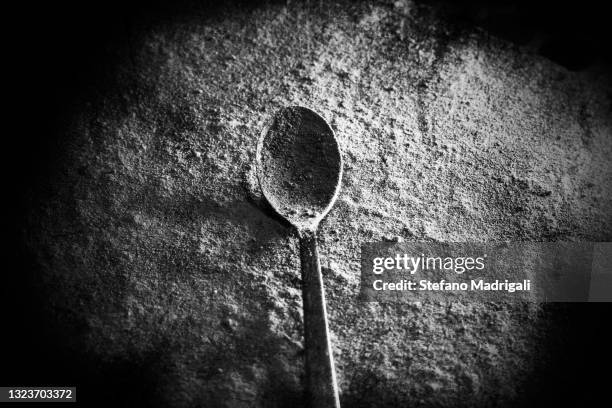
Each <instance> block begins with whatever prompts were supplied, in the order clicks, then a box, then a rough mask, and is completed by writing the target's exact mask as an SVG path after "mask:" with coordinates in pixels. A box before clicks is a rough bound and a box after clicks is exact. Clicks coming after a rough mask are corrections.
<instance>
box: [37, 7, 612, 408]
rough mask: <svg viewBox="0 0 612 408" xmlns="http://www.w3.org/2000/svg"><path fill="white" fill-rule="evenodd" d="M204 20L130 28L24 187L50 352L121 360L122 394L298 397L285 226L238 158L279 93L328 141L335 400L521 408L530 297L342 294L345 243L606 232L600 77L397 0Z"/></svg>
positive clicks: (191, 400)
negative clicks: (399, 300) (488, 299)
mask: <svg viewBox="0 0 612 408" xmlns="http://www.w3.org/2000/svg"><path fill="white" fill-rule="evenodd" d="M204 14H205V13H193V14H191V15H189V14H186V15H182V16H180V17H176V18H173V19H171V20H169V21H168V20H166V21H163V22H161V23H160V22H157V24H149V25H147V24H143V25H142V27H140V32H139V34H138V35H135V36H133V38H131V39H130V41H129V47H128V46H126V50H120V51H118V52H119V54H120V55H125V58H120V62H119V64H118V65H117V69H116V72H115V73H114V74H113V77H114V81H115V82H114V83H115V84H116V86H112V87H108V86H107V87H105V88H104V87H100V90H99V91H100V92H99V93H98V95H97V96H96V97H95V98H94V97H92V98H91V99H85V100H83V101H81V103H80V104H79V105H78V106H76V107H75V109H74V111H73V112H74V115H73V116H72V119H71V122H70V123H69V124H68V125H67V126H66V130H65V135H66V137H65V144H64V145H63V147H62V149H61V152H60V153H61V154H60V155H59V156H57V160H56V161H57V163H58V166H57V169H56V171H55V172H54V173H53V174H51V175H50V179H51V180H52V181H50V182H49V186H48V187H47V188H45V189H43V190H42V192H41V193H40V194H39V195H38V196H37V197H38V198H35V199H33V200H32V206H33V208H32V212H31V213H32V217H31V225H30V227H29V229H28V231H27V240H28V245H29V247H30V249H31V251H32V252H33V253H35V255H36V258H35V260H36V263H37V264H38V266H39V268H40V271H41V275H40V280H39V283H40V285H41V287H43V288H44V290H45V293H46V294H47V296H48V297H47V298H45V299H46V300H45V302H46V310H47V316H48V321H49V322H50V323H49V324H50V325H51V326H53V327H57V328H58V329H57V331H58V332H59V333H61V334H60V335H58V336H60V337H61V339H62V340H61V341H62V344H63V345H64V346H65V347H66V349H67V350H74V351H75V352H77V353H79V354H78V355H83V356H86V358H87V359H90V360H91V361H93V362H94V363H92V365H94V366H96V367H98V366H99V367H100V369H101V370H107V372H108V373H111V374H109V376H110V377H112V375H113V374H112V373H113V367H115V365H117V366H122V367H125V366H126V364H128V365H127V367H137V369H135V370H132V371H131V370H130V369H128V372H127V373H124V375H125V376H126V377H133V378H132V379H131V380H130V381H131V382H130V381H128V383H129V384H130V385H129V386H130V387H132V388H131V389H130V390H129V391H126V392H130V393H132V398H133V399H134V400H145V401H147V402H148V403H149V404H151V405H158V406H176V407H181V406H203V407H264V406H265V407H272V406H288V405H291V406H295V407H298V406H301V404H302V402H301V392H302V371H303V363H302V358H303V350H302V334H301V333H302V332H301V330H302V325H301V321H302V316H301V314H302V308H301V294H300V276H299V264H298V248H297V239H296V237H295V234H294V233H293V232H292V230H291V229H290V228H289V227H288V226H287V225H286V224H284V223H282V222H281V221H279V220H278V219H277V218H275V217H274V216H273V215H272V213H271V212H270V210H269V209H268V208H267V207H266V206H265V205H264V204H263V203H262V200H261V196H260V194H259V192H258V191H257V188H256V185H257V183H256V182H255V178H254V171H253V160H254V155H255V148H256V143H257V138H258V136H259V134H260V131H261V129H262V126H263V124H264V122H265V120H267V119H269V117H270V116H271V115H272V114H273V113H274V112H276V111H277V110H278V109H279V108H281V107H283V106H286V105H291V104H299V105H307V106H313V107H317V109H318V110H319V111H320V112H322V113H323V116H324V117H325V118H326V119H327V120H328V122H329V123H330V124H331V125H332V127H333V129H334V131H335V132H336V136H337V138H338V140H339V142H340V144H341V147H342V150H343V152H344V155H345V156H344V159H345V169H344V170H345V175H344V179H343V186H342V191H341V194H340V196H339V199H338V202H337V203H336V205H335V207H334V209H333V210H332V211H331V212H330V214H329V215H328V217H327V218H326V219H325V220H324V221H323V223H322V224H321V226H320V230H319V231H320V253H321V256H322V265H323V266H324V275H325V277H324V279H325V284H326V286H327V301H328V312H329V317H330V325H331V331H332V342H333V347H334V353H335V359H336V367H337V370H338V379H339V386H340V389H341V399H342V402H343V404H344V406H346V407H358V406H404V405H408V404H410V405H411V406H431V405H434V406H474V405H476V406H478V405H480V406H489V405H493V404H497V405H500V406H515V405H517V404H520V403H521V402H522V401H523V399H524V398H527V396H528V394H526V390H528V389H529V382H530V381H529V379H530V378H532V377H530V376H532V375H533V374H534V373H535V372H539V371H538V370H540V371H541V370H545V367H546V364H547V363H546V361H548V360H550V359H551V358H553V357H551V354H550V353H552V348H548V347H547V346H546V345H547V344H548V343H547V342H548V340H547V338H549V336H550V335H551V334H550V333H551V332H553V333H554V331H555V330H556V329H555V327H556V326H554V324H553V323H552V320H553V319H551V318H550V313H547V312H545V311H543V309H542V308H541V307H538V306H534V305H505V304H475V303H469V302H466V303H457V302H455V303H448V304H447V303H422V304H409V305H384V304H366V303H359V302H358V301H357V294H358V284H359V247H360V244H361V243H363V242H367V241H375V240H382V239H394V238H395V237H402V238H403V239H405V240H407V241H411V240H415V241H416V240H432V241H470V240H473V241H495V240H513V241H531V240H544V241H548V240H610V238H611V237H612V217H611V214H612V211H611V210H612V200H611V194H610V192H611V190H612V188H611V185H610V180H612V166H611V165H610V157H611V154H612V142H611V139H610V133H611V129H612V123H611V122H610V101H609V99H608V97H607V96H606V94H605V89H604V88H603V87H602V86H601V84H599V83H596V82H592V81H590V80H588V79H587V78H583V77H582V76H581V75H579V74H574V73H570V72H568V71H566V70H565V69H564V68H561V67H558V66H556V65H554V64H553V63H551V62H549V61H547V60H545V59H543V58H541V57H538V56H535V55H530V54H525V53H522V52H521V50H518V49H516V48H514V47H511V46H509V45H507V44H505V43H503V42H500V41H497V40H495V39H494V38H490V37H488V36H486V35H485V34H482V33H478V32H474V33H470V32H467V33H458V32H452V33H451V32H449V31H448V30H449V29H447V28H445V27H446V26H445V25H444V24H441V23H439V22H438V21H437V19H436V17H435V16H433V15H431V14H430V13H429V12H428V11H427V9H425V8H421V7H416V6H413V5H411V4H410V3H402V2H397V3H395V4H393V3H389V4H386V3H376V4H373V5H367V4H363V5H359V6H353V5H348V4H341V5H330V6H326V7H325V8H320V7H318V6H312V7H310V8H309V7H302V6H298V5H294V4H290V5H289V6H288V7H284V6H279V5H268V6H262V7H259V8H257V9H255V10H252V11H250V10H249V11H240V10H233V11H230V12H224V11H220V12H218V14H217V15H216V16H215V17H207V16H205V15H204ZM128 48H129V49H128ZM121 52H123V54H121ZM126 362H127V363H126ZM139 387H142V388H143V389H145V390H146V391H142V390H141V388H139ZM108 398H112V397H108Z"/></svg>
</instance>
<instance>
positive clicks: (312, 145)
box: [256, 106, 342, 231]
mask: <svg viewBox="0 0 612 408" xmlns="http://www.w3.org/2000/svg"><path fill="white" fill-rule="evenodd" d="M256 160H257V170H258V171H257V177H258V179H259V185H260V187H261V190H262V192H263V194H264V196H265V197H266V200H268V202H269V203H270V205H271V206H272V207H273V208H274V210H275V211H276V212H277V213H278V214H280V215H281V216H282V217H283V218H285V219H286V220H288V221H289V222H290V223H291V224H292V225H294V226H295V227H296V228H297V229H298V230H300V231H301V230H315V229H316V228H317V226H318V224H319V222H320V221H321V219H323V217H325V215H326V214H327V213H328V212H329V210H330V209H331V207H332V206H333V204H334V202H335V200H336V197H337V196H338V192H339V191H340V181H341V179H342V155H341V154H340V148H339V146H338V142H337V140H336V137H335V135H334V132H333V130H332V129H331V127H330V126H329V125H328V124H327V122H326V121H325V119H323V118H322V117H321V116H319V115H318V114H317V113H316V112H314V111H312V110H310V109H308V108H305V107H301V106H290V107H286V108H284V109H282V110H280V111H279V112H278V113H277V114H276V115H275V116H274V118H273V119H272V120H271V121H270V122H269V124H268V126H266V127H265V128H264V130H263V132H262V135H261V137H260V140H259V144H258V147H257V159H256Z"/></svg>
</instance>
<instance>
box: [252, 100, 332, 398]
mask: <svg viewBox="0 0 612 408" xmlns="http://www.w3.org/2000/svg"><path fill="white" fill-rule="evenodd" d="M256 160H257V177H258V179H259V185H260V187H261V190H262V192H263V194H264V196H265V197H266V200H268V202H269V203H270V205H271V206H272V207H273V208H274V210H275V211H276V212H277V213H278V214H279V215H281V216H282V217H283V218H285V219H286V220H287V221H289V222H290V223H291V224H292V225H293V226H294V227H295V228H296V229H297V231H298V234H299V237H300V261H301V265H302V296H303V304H304V339H305V341H306V379H307V390H308V394H309V397H308V398H309V403H310V407H311V408H339V407H340V400H339V398H338V385H337V383H336V374H335V370H334V360H333V356H332V352H331V347H330V342H329V331H328V327H327V312H326V310H325V293H324V290H323V278H322V276H321V265H320V263H319V253H318V251H317V237H316V231H317V227H318V226H319V222H320V221H321V220H322V219H323V217H325V215H326V214H327V213H328V212H329V210H330V209H331V207H332V206H333V205H334V202H335V201H336V198H337V196H338V192H339V191H340V180H341V179H342V155H341V153H340V148H339V146H338V142H337V140H336V137H335V136H334V132H333V131H332V129H331V128H330V126H329V125H328V124H327V122H326V121H325V119H323V118H322V117H321V116H319V115H318V114H317V113H315V112H314V111H312V110H310V109H308V108H304V107H300V106H289V107H286V108H283V109H281V110H280V111H279V112H277V114H276V115H275V116H274V118H273V119H272V121H271V122H270V123H269V124H268V126H266V128H265V129H264V130H263V132H262V134H261V137H260V139H259V144H258V146H257V158H256Z"/></svg>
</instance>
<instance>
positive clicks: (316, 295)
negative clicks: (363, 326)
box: [300, 231, 340, 408]
mask: <svg viewBox="0 0 612 408" xmlns="http://www.w3.org/2000/svg"><path fill="white" fill-rule="evenodd" d="M300 260H301V263H302V297H303V303H304V339H305V341H306V381H307V391H308V399H309V403H310V408H340V399H339V397H338V384H337V383H336V372H335V370H334V359H333V355H332V351H331V345H330V342H329V330H328V328H327V312H326V310H325V292H324V289H323V277H322V276H321V264H320V263H319V251H318V250H317V236H316V233H315V232H312V231H303V232H301V234H300Z"/></svg>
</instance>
